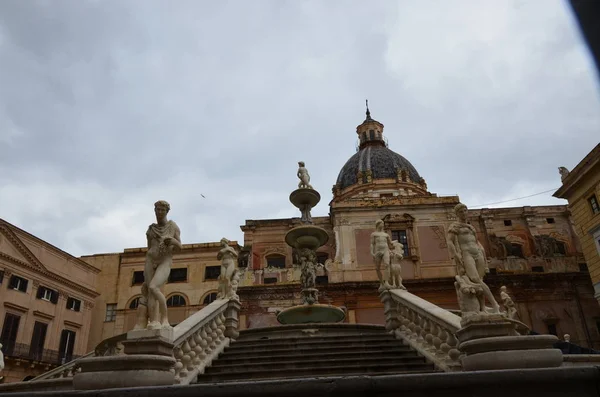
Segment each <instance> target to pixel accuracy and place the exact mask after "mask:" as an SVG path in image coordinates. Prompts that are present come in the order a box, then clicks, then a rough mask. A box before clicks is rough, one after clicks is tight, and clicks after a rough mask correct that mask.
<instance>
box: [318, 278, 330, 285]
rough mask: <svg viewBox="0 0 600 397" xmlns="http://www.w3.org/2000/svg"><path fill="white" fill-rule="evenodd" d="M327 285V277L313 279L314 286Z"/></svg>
mask: <svg viewBox="0 0 600 397" xmlns="http://www.w3.org/2000/svg"><path fill="white" fill-rule="evenodd" d="M327 283H329V277H327V276H317V278H316V279H315V284H317V285H327Z"/></svg>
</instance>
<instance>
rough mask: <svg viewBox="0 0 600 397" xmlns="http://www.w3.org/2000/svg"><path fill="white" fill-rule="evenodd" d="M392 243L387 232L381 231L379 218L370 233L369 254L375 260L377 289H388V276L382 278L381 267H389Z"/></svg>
mask: <svg viewBox="0 0 600 397" xmlns="http://www.w3.org/2000/svg"><path fill="white" fill-rule="evenodd" d="M394 249H395V247H394V244H393V243H392V239H391V237H390V235H389V234H387V233H386V232H384V231H383V221H382V220H381V219H379V220H377V222H375V231H374V232H373V233H371V256H372V257H373V260H374V261H375V271H376V272H377V278H378V279H379V283H380V287H379V291H380V292H381V291H383V290H386V289H390V288H391V286H390V283H389V282H388V279H389V278H387V279H386V278H384V277H383V274H382V272H381V270H382V267H384V266H388V267H390V263H391V251H392V250H394Z"/></svg>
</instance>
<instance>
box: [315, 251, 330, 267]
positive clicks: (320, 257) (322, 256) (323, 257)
mask: <svg viewBox="0 0 600 397" xmlns="http://www.w3.org/2000/svg"><path fill="white" fill-rule="evenodd" d="M327 259H329V254H328V253H327V252H317V263H320V264H322V265H324V264H325V261H327Z"/></svg>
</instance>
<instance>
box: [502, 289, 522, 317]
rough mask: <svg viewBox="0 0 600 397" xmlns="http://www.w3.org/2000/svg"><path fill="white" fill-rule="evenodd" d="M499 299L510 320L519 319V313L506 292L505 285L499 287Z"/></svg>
mask: <svg viewBox="0 0 600 397" xmlns="http://www.w3.org/2000/svg"><path fill="white" fill-rule="evenodd" d="M500 300H501V301H502V305H503V306H504V308H505V309H506V315H507V316H508V318H510V319H511V320H517V321H518V320H519V313H518V312H517V307H516V305H515V302H513V300H512V298H511V297H510V295H508V292H506V286H504V285H503V286H502V287H500Z"/></svg>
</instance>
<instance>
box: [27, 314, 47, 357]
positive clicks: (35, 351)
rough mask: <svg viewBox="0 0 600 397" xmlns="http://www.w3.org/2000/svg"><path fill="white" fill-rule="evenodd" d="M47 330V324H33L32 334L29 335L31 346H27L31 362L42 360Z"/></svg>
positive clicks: (37, 322)
mask: <svg viewBox="0 0 600 397" xmlns="http://www.w3.org/2000/svg"><path fill="white" fill-rule="evenodd" d="M47 330H48V324H46V323H42V322H39V321H36V322H35V324H34V326H33V334H32V335H31V345H30V346H29V357H30V358H31V359H32V360H37V361H41V360H42V354H43V353H44V343H45V342H46V331H47Z"/></svg>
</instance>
